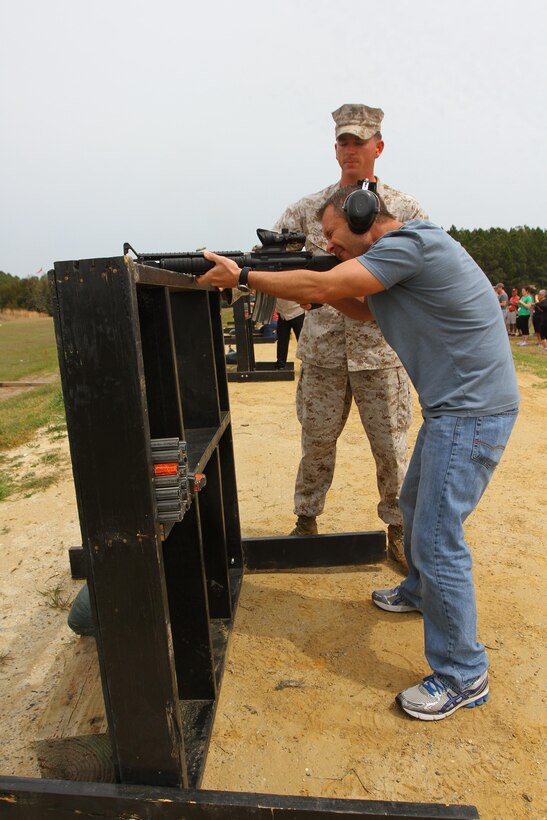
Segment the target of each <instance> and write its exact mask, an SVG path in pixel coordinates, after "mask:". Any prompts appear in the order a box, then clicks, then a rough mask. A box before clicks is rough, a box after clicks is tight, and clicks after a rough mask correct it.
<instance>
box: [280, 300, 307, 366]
mask: <svg viewBox="0 0 547 820" xmlns="http://www.w3.org/2000/svg"><path fill="white" fill-rule="evenodd" d="M275 309H276V311H277V361H276V363H275V369H276V370H284V369H285V366H286V364H287V355H288V353H289V340H290V338H291V330H292V332H293V333H294V335H295V337H296V341H298V339H299V337H300V331H301V330H302V325H303V324H304V315H305V314H304V308H302V307H300V305H299V304H298V302H290V301H289V300H288V299H278V300H277V302H276V304H275Z"/></svg>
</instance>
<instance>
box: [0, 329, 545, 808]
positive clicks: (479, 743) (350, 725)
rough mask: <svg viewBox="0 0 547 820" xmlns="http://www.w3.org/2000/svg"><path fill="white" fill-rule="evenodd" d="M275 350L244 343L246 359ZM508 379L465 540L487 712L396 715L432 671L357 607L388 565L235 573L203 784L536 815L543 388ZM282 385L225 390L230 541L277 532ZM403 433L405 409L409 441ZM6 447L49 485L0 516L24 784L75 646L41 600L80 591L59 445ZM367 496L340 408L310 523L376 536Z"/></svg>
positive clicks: (290, 458) (4, 756)
mask: <svg viewBox="0 0 547 820" xmlns="http://www.w3.org/2000/svg"><path fill="white" fill-rule="evenodd" d="M272 350H273V348H272V347H271V346H269V345H263V346H260V348H259V349H258V351H257V358H262V359H269V358H271V355H272ZM519 383H520V387H521V391H522V398H523V403H522V411H521V414H520V416H519V420H518V422H517V426H516V428H515V431H514V434H513V436H512V439H511V441H510V444H509V447H508V450H507V453H506V455H505V457H504V460H503V461H502V463H501V465H500V467H499V468H498V470H497V471H496V473H495V475H494V478H493V480H492V482H491V485H490V487H489V489H488V491H487V494H486V495H485V497H484V499H483V500H482V502H481V504H480V506H479V509H478V510H477V511H476V512H475V514H474V515H473V516H472V517H471V519H470V520H469V522H468V524H467V530H466V531H467V536H468V540H469V543H470V544H471V546H472V551H473V555H474V572H475V580H476V586H477V597H478V609H479V618H480V622H479V623H480V638H481V640H482V641H483V642H484V643H485V644H486V645H487V647H488V650H489V657H490V665H491V669H490V678H491V699H490V701H489V703H488V704H486V705H485V706H482V707H481V708H477V709H469V710H467V709H465V710H464V709H462V710H460V711H458V712H457V713H456V714H455V715H454V716H453V717H452V718H449V719H447V720H444V721H441V722H436V723H429V722H428V723H425V722H424V723H423V722H420V721H415V720H413V719H411V718H408V717H407V716H405V715H404V714H403V713H402V712H400V711H399V709H398V707H397V706H396V705H395V703H394V695H395V694H396V693H397V692H398V691H399V690H400V689H402V688H404V687H407V686H410V685H413V684H414V683H416V682H417V681H418V679H420V678H421V677H422V676H423V675H424V674H427V673H428V671H429V670H428V669H427V667H426V664H425V660H424V657H423V635H422V621H421V616H419V615H417V614H414V613H411V614H405V615H390V614H388V613H385V612H382V611H381V610H379V609H377V608H376V607H374V606H373V604H372V603H371V601H370V592H371V590H372V589H374V588H376V587H387V586H392V585H394V584H396V583H397V581H398V579H399V578H400V576H399V575H398V573H397V571H396V570H395V568H394V567H393V566H390V565H389V564H387V563H386V564H377V565H372V566H367V567H360V568H356V569H353V570H352V571H349V572H348V571H347V570H346V571H337V570H335V571H330V572H328V573H325V572H313V573H283V574H258V575H250V576H246V578H245V581H244V584H243V588H242V594H241V598H240V604H239V607H238V611H237V617H236V623H235V627H234V630H233V635H232V639H231V644H230V652H229V658H228V663H227V669H226V673H225V675H224V681H223V685H222V691H221V696H220V701H219V705H218V709H217V717H216V721H215V731H214V734H213V738H212V741H211V745H210V750H209V755H208V760H207V766H206V771H205V776H204V781H203V784H202V785H203V787H204V788H210V789H223V790H224V789H225V790H234V791H259V792H272V793H281V794H299V795H314V796H332V797H345V798H365V799H375V800H378V799H387V800H411V801H420V802H452V803H466V804H474V805H476V806H477V807H478V809H479V812H480V815H481V817H482V818H492V820H494V818H495V819H496V820H497V819H498V818H504V819H505V818H507V819H508V820H509V819H510V820H513V818H515V819H517V820H518V819H519V818H543V817H547V810H546V805H545V802H544V796H545V780H544V778H545V745H544V744H545V705H544V684H545V675H544V671H545V651H544V642H545V585H544V579H545V541H546V538H545V533H546V531H547V527H546V524H547V521H546V514H545V463H546V455H547V445H546V441H545V424H546V423H545V418H546V411H547V391H545V390H544V389H543V390H542V389H539V388H538V386H537V379H536V378H535V377H533V376H531V375H527V374H520V375H519ZM295 387H296V382H270V383H267V382H264V383H254V384H249V383H247V384H239V383H233V384H230V395H231V403H232V421H233V428H234V438H235V449H236V462H237V474H238V487H239V502H240V513H241V521H242V530H243V535H245V536H263V535H273V534H278V533H287V532H289V530H290V529H291V527H292V525H293V521H294V517H293V515H292V491H293V483H294V475H295V472H296V467H297V463H298V457H299V429H298V424H297V422H296V419H295V415H294V393H295ZM418 426H419V414H418V412H417V408H416V412H415V420H414V424H413V428H412V436H411V441H412V442H413V441H414V438H415V436H416V433H417V430H418ZM47 454H53V456H52V458H51V459H50V458H48V457H47ZM10 455H11V456H12V457H13V459H14V461H13V464H14V469H19V470H27V471H35V472H36V471H40V470H48V469H49V470H50V469H52V467H51V464H54V465H55V467H54V469H56V470H57V471H58V473H59V481H58V483H57V484H56V485H54V486H51V487H49V488H48V489H47V490H45V491H43V492H40V493H35V494H33V495H31V496H29V497H26V498H24V497H20V496H19V497H15V498H12V499H9V500H8V501H6V502H4V503H2V504H1V505H0V561H1V564H0V566H1V572H0V773H1V774H4V775H9V774H13V775H18V776H39V771H38V768H37V763H36V759H35V756H34V754H33V751H32V741H33V740H34V738H35V735H36V726H37V725H38V723H39V718H40V716H41V715H42V714H43V712H44V709H45V706H46V703H47V700H48V697H49V694H50V692H51V690H52V687H53V686H54V685H55V683H56V681H57V680H58V678H59V676H60V674H61V672H62V670H63V668H64V666H65V664H66V663H67V660H68V658H69V657H70V654H71V653H72V652H73V649H74V646H75V644H77V642H78V640H79V639H78V638H77V637H76V636H74V635H73V634H72V633H71V632H70V631H69V629H68V628H67V626H66V611H64V610H62V609H56V608H54V607H52V596H53V591H54V590H55V588H57V591H58V593H59V589H60V590H61V591H62V594H61V597H62V596H63V594H64V593H66V595H67V596H69V597H73V596H74V595H75V593H76V592H77V591H78V589H79V587H80V582H77V581H72V580H71V578H70V573H69V568H68V557H67V552H66V551H67V548H68V547H69V546H70V545H72V544H78V543H80V541H81V538H80V531H79V525H78V516H77V511H76V501H75V496H74V490H73V486H72V479H71V473H70V466H69V458H68V445H67V442H66V439H64V440H61V441H59V440H55V439H51V438H50V437H48V435H47V434H46V433H45V432H44V433H41V434H40V435H38V436H36V438H35V439H34V440H33V442H32V443H31V444H30V445H27V446H25V447H22V448H20V449H19V450H18V451H17V452H13V453H11V454H10ZM44 456H46V458H44ZM48 465H49V466H48ZM376 504H377V490H376V486H375V479H374V469H373V461H372V457H371V454H370V450H369V447H368V444H367V442H366V439H365V437H364V434H363V431H362V428H361V426H360V422H359V419H358V416H357V414H356V412H354V411H352V413H351V415H350V419H349V421H348V425H347V428H346V430H345V431H344V434H343V437H342V439H341V440H340V443H339V452H338V462H337V470H336V475H335V482H334V486H333V488H332V490H331V492H330V494H329V496H328V499H327V507H326V511H325V513H324V515H323V516H322V517H321V519H320V526H321V531H322V532H325V533H334V532H345V531H355V530H376V529H381V528H382V522H381V521H380V519H379V518H378V517H377V514H376ZM57 597H59V594H58V595H57Z"/></svg>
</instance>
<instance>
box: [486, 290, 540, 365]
mask: <svg viewBox="0 0 547 820" xmlns="http://www.w3.org/2000/svg"><path fill="white" fill-rule="evenodd" d="M494 290H495V291H496V295H497V297H498V302H499V305H500V308H501V311H502V315H503V318H504V320H505V326H506V328H507V333H508V335H509V336H518V337H520V341H518V342H517V346H518V347H526V346H527V345H528V344H529V337H530V317H531V318H532V326H533V331H534V336H535V340H536V341H535V344H536V346H537V347H541V348H542V350H544V351H545V352H547V290H544V289H542V290H540V291H538V293H536V292H535V288H534V287H533V286H532V285H528V286H527V287H523V288H521V291H520V295H519V292H518V289H517V288H512V289H511V296H508V294H507V292H506V290H505V285H504V284H503V282H498V284H497V285H494Z"/></svg>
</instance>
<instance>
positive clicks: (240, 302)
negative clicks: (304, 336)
mask: <svg viewBox="0 0 547 820" xmlns="http://www.w3.org/2000/svg"><path fill="white" fill-rule="evenodd" d="M233 307H234V326H235V343H236V351H237V370H234V371H230V372H229V373H228V381H230V382H272V381H278V382H279V381H294V363H293V362H287V365H286V367H285V368H284V369H283V370H276V369H275V362H257V361H256V360H255V354H254V345H255V342H256V339H255V338H254V325H253V321H252V318H251V310H250V300H249V297H248V296H243V297H241V298H240V299H237V301H235V302H234V306H233Z"/></svg>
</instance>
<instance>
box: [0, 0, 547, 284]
mask: <svg viewBox="0 0 547 820" xmlns="http://www.w3.org/2000/svg"><path fill="white" fill-rule="evenodd" d="M0 9H1V19H0V42H1V48H0V61H1V62H0V64H1V76H0V103H1V107H0V111H1V115H2V122H1V126H0V150H1V157H2V163H1V169H0V189H1V205H0V208H1V210H0V270H4V271H7V272H9V273H12V274H15V275H18V276H25V275H29V274H30V275H31V274H34V273H35V272H36V271H37V270H39V269H40V268H43V269H44V270H47V269H48V267H51V265H52V263H53V262H54V261H56V260H62V259H78V258H88V257H99V256H110V255H118V254H121V252H122V245H123V242H124V241H129V242H131V244H132V245H133V246H134V247H135V248H137V250H142V251H160V250H161V251H174V250H179V251H183V250H193V249H195V248H196V247H200V246H204V245H207V246H208V247H209V248H211V249H214V250H237V249H241V250H248V249H250V247H251V246H252V245H253V244H254V242H255V234H254V232H255V228H256V227H269V226H271V225H272V224H273V222H274V221H275V219H276V218H277V217H278V216H279V215H280V213H281V212H282V210H283V209H284V208H285V207H286V205H287V204H289V203H290V202H294V201H295V200H296V199H298V198H299V197H300V196H303V195H304V194H307V193H311V192H312V191H316V190H318V189H320V188H323V187H325V186H326V185H328V184H330V183H331V182H334V181H336V180H337V179H338V176H339V174H338V171H339V169H338V166H337V164H336V162H335V159H334V148H333V145H334V123H333V121H332V118H331V111H333V110H334V109H335V108H337V107H338V106H340V105H341V104H342V103H345V102H353V103H366V104H368V105H371V106H375V107H380V108H382V109H383V110H384V112H385V118H384V123H383V128H382V132H383V135H384V140H385V150H384V153H383V155H382V156H381V157H380V159H379V160H378V162H377V164H376V171H377V173H378V175H379V176H380V177H381V178H382V179H384V180H385V181H386V182H389V183H390V184H391V185H394V186H396V187H397V188H400V189H401V190H403V191H407V192H409V193H411V194H413V195H414V196H416V197H417V198H418V199H419V201H420V202H421V204H422V205H423V206H424V207H425V208H426V210H427V211H428V212H429V214H430V216H431V218H432V219H433V221H435V222H437V223H439V224H441V225H443V226H444V227H445V228H449V227H450V226H451V225H452V224H454V225H456V226H457V227H467V228H476V227H484V228H488V227H491V226H499V227H503V228H510V227H513V226H517V225H529V226H532V227H538V226H539V227H541V228H547V150H546V145H545V143H546V135H547V46H546V43H547V3H546V2H545V0H519V2H516V1H515V2H507V0H414V2H413V3H409V2H406V1H403V0H389V2H387V1H386V2H384V3H379V2H374V3H372V2H369V0H344V2H340V3H335V2H333V0H278V1H277V2H276V0H270V2H268V3H265V2H261V0H232V2H219V0H208V2H196V1H194V2H187V0H148V2H142V0H108V2H105V0H94V2H92V3H87V2H86V3H83V2H81V0H0Z"/></svg>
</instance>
